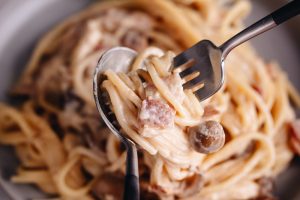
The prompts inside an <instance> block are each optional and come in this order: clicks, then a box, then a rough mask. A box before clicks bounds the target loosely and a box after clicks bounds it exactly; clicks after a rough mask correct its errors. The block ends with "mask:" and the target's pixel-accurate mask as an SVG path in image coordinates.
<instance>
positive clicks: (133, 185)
mask: <svg viewBox="0 0 300 200" xmlns="http://www.w3.org/2000/svg"><path fill="white" fill-rule="evenodd" d="M125 145H126V149H127V158H126V175H125V181H124V194H123V200H140V184H139V172H138V155H137V149H136V146H135V144H134V143H133V142H131V141H129V140H127V141H126V143H125Z"/></svg>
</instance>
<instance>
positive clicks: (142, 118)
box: [138, 98, 175, 128]
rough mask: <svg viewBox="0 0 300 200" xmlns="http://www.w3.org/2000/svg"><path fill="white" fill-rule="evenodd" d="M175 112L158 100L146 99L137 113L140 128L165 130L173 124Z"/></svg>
mask: <svg viewBox="0 0 300 200" xmlns="http://www.w3.org/2000/svg"><path fill="white" fill-rule="evenodd" d="M174 117H175V111H174V110H173V109H172V108H171V107H170V106H169V105H168V104H167V103H165V102H163V101H162V100H160V99H150V98H147V99H146V100H144V101H143V103H142V108H141V110H140V112H139V116H138V118H139V122H140V124H141V126H142V127H153V128H166V127H171V126H172V125H173V124H174Z"/></svg>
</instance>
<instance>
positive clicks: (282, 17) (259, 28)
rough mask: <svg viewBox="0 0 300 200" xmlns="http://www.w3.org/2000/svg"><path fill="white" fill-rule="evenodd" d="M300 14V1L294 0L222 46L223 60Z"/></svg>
mask: <svg viewBox="0 0 300 200" xmlns="http://www.w3.org/2000/svg"><path fill="white" fill-rule="evenodd" d="M298 14H300V0H293V1H291V2H289V3H288V4H286V5H284V6H282V7H281V8H279V9H278V10H276V11H274V12H272V13H271V14H269V15H267V16H266V17H264V18H262V19H260V20H259V21H257V22H256V23H254V24H252V25H251V26H249V27H248V28H246V29H244V30H243V31H241V32H239V33H238V34H236V35H235V36H233V37H232V38H230V39H229V40H227V41H226V42H225V43H224V44H222V45H221V46H220V49H221V50H222V52H223V53H222V59H223V60H224V59H225V58H226V57H227V55H228V54H229V52H230V51H231V50H232V49H234V48H235V47H237V46H239V45H240V44H242V43H244V42H246V41H248V40H250V39H251V38H253V37H255V36H257V35H260V34H262V33H264V32H266V31H268V30H270V29H272V28H274V27H276V26H278V25H279V24H281V23H283V22H285V21H286V20H288V19H290V18H292V17H295V16H296V15H298Z"/></svg>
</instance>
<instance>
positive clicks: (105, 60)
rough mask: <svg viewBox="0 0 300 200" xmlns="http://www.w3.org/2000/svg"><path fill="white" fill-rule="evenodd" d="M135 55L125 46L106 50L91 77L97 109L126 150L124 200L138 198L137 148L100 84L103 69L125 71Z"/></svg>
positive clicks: (102, 79)
mask: <svg viewBox="0 0 300 200" xmlns="http://www.w3.org/2000/svg"><path fill="white" fill-rule="evenodd" d="M135 57H136V52H135V51H134V50H131V49H129V48H126V47H116V48H112V49H110V50H108V51H106V52H105V53H104V54H103V55H102V56H101V58H100V60H99V62H98V65H97V67H96V70H95V74H94V79H93V92H94V98H95V102H96V106H97V109H98V111H99V113H100V115H101V117H102V119H103V120H104V122H105V123H106V125H107V126H108V127H109V128H110V130H111V131H112V133H113V134H115V135H116V136H117V137H118V138H119V139H120V140H121V142H122V143H123V144H124V145H125V147H126V150H127V158H126V176H125V181H124V194H123V199H124V200H138V199H139V197H140V195H139V174H138V157H137V149H136V145H135V144H134V142H133V141H132V140H130V139H129V138H127V136H126V135H124V134H122V133H121V132H120V126H119V125H118V122H117V120H116V118H115V115H114V114H113V112H112V111H111V109H110V102H109V99H108V98H107V94H106V92H105V91H103V90H102V89H101V85H102V82H103V81H104V80H105V76H104V75H103V72H104V71H105V70H107V69H110V70H113V71H116V72H127V71H128V69H129V66H130V63H131V62H132V61H133V59H134V58H135Z"/></svg>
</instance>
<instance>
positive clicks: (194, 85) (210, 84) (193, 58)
mask: <svg viewBox="0 0 300 200" xmlns="http://www.w3.org/2000/svg"><path fill="white" fill-rule="evenodd" d="M299 13H300V0H294V1H291V2H290V3H288V4H286V5H285V6H283V7H281V8H279V9H278V10H276V11H274V12H273V13H271V14H270V15H268V16H266V17H264V18H262V19H261V20H259V21H257V22H256V23H254V24H253V25H251V26H249V27H248V28H246V29H244V30H243V31H241V32H240V33H238V34H236V35H235V36H233V37H232V38H230V39H229V40H227V41H226V42H225V43H224V44H222V45H221V46H220V47H217V46H216V45H215V44H213V43H212V42H211V41H209V40H203V41H200V42H199V43H197V44H195V45H194V46H192V47H191V48H189V49H187V50H185V51H184V52H182V53H180V54H179V55H177V56H176V57H175V58H174V65H173V69H172V70H178V71H179V72H180V73H179V74H180V76H181V77H182V78H183V79H184V80H185V84H184V85H183V87H184V88H185V89H191V90H192V91H193V92H194V93H195V94H196V95H197V97H198V98H199V100H201V101H202V100H204V99H206V98H208V97H210V96H212V95H213V94H215V93H216V92H217V91H218V90H219V89H220V88H221V86H222V85H223V83H224V61H225V59H226V57H227V55H228V54H229V52H230V51H231V50H232V49H234V48H235V47H237V46H239V45H240V44H242V43H244V42H246V41H248V40H250V39H251V38H253V37H255V36H257V35H260V34H261V33H264V32H265V31H268V30H270V29H272V28H274V27H276V26H277V25H279V24H281V23H283V22H285V21H286V20H288V19H290V18H292V17H294V16H296V15H298V14H299ZM275 45H276V44H275ZM199 71H200V74H199Z"/></svg>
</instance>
